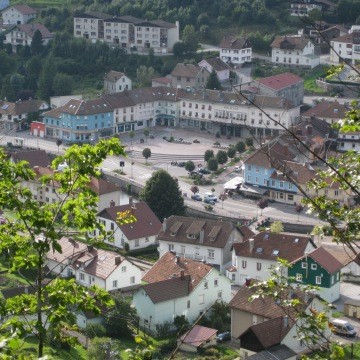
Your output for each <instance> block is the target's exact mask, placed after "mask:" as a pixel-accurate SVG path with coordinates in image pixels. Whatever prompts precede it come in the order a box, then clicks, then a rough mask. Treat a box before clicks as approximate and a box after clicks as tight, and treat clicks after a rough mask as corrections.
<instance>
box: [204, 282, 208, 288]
mask: <svg viewBox="0 0 360 360" xmlns="http://www.w3.org/2000/svg"><path fill="white" fill-rule="evenodd" d="M208 288H209V283H208V282H207V281H205V282H204V289H208Z"/></svg>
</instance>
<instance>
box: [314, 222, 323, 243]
mask: <svg viewBox="0 0 360 360" xmlns="http://www.w3.org/2000/svg"><path fill="white" fill-rule="evenodd" d="M311 234H312V235H316V236H317V237H318V242H320V239H321V238H322V237H323V236H324V228H323V226H321V225H316V226H314V228H313V230H312V232H311Z"/></svg>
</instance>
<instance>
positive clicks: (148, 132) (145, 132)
mask: <svg viewBox="0 0 360 360" xmlns="http://www.w3.org/2000/svg"><path fill="white" fill-rule="evenodd" d="M143 134H144V136H145V141H146V142H147V139H148V137H149V135H150V130H149V129H148V128H146V129H144V130H143Z"/></svg>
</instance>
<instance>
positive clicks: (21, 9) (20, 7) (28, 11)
mask: <svg viewBox="0 0 360 360" xmlns="http://www.w3.org/2000/svg"><path fill="white" fill-rule="evenodd" d="M12 7H13V8H15V9H16V10H17V11H19V12H21V13H22V14H23V15H31V14H36V13H37V10H35V9H33V8H31V7H30V6H28V5H24V4H16V5H13V6H12Z"/></svg>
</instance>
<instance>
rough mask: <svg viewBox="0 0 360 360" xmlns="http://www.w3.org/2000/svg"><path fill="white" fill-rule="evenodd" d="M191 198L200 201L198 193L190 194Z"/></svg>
mask: <svg viewBox="0 0 360 360" xmlns="http://www.w3.org/2000/svg"><path fill="white" fill-rule="evenodd" d="M191 198H192V199H193V200H196V201H202V197H201V196H200V195H199V194H194V195H191Z"/></svg>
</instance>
